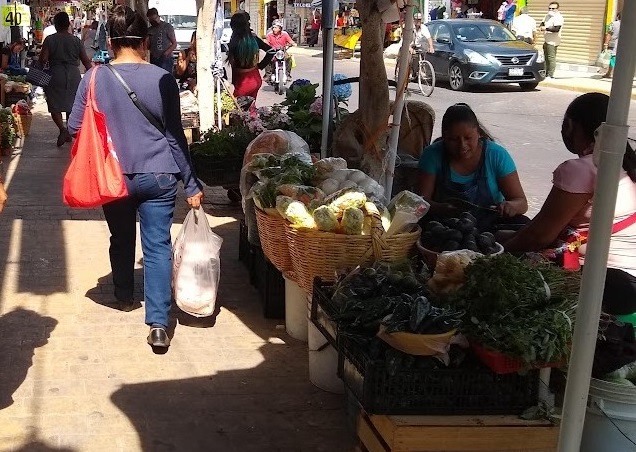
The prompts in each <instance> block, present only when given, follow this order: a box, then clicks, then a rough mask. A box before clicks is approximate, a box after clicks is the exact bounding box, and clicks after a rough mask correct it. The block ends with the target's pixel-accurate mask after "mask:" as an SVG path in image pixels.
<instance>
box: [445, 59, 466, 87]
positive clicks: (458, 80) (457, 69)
mask: <svg viewBox="0 0 636 452" xmlns="http://www.w3.org/2000/svg"><path fill="white" fill-rule="evenodd" d="M448 80H449V82H450V87H451V89H452V90H453V91H463V90H464V88H466V82H464V72H463V71H462V68H461V66H460V65H459V64H457V63H454V64H453V65H452V66H451V67H450V69H449V71H448Z"/></svg>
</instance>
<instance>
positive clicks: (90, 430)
mask: <svg viewBox="0 0 636 452" xmlns="http://www.w3.org/2000/svg"><path fill="white" fill-rule="evenodd" d="M56 137H57V131H56V129H55V127H54V126H53V123H52V122H51V120H50V119H49V116H48V114H46V113H45V106H43V105H40V106H38V107H37V108H36V110H35V112H34V121H33V126H32V129H31V135H30V136H29V137H28V139H27V143H26V146H25V147H24V149H23V151H22V153H21V154H19V155H16V156H14V157H5V165H8V175H7V181H8V182H7V185H8V194H9V202H8V205H7V208H6V210H5V211H4V212H3V213H2V214H0V262H2V263H3V265H1V266H0V277H1V278H0V284H1V285H0V290H1V296H0V451H3V452H6V451H23V452H31V451H47V452H53V451H64V452H100V451H104V452H116V451H126V452H130V451H133V452H135V451H140V452H141V451H143V452H151V451H152V452H154V451H187V452H199V451H201V452H209V451H213V452H215V451H218V452H233V451H235V452H238V451H241V452H248V451H285V452H287V451H307V452H313V451H329V452H332V451H335V452H340V451H343V452H344V451H349V450H352V449H353V444H354V440H353V435H352V434H351V433H350V432H349V430H348V427H347V417H346V412H345V402H344V397H343V396H335V395H331V394H328V393H325V392H322V391H320V390H318V389H316V388H315V387H313V386H312V385H311V383H310V382H309V379H308V370H307V364H308V353H307V345H306V344H304V343H300V342H298V341H295V340H293V339H291V338H290V337H289V336H287V335H286V334H285V330H284V329H280V328H278V327H277V326H278V325H279V324H281V323H283V322H282V321H271V320H265V319H264V318H263V317H262V314H261V305H260V301H259V300H258V296H257V294H256V291H255V290H254V289H253V288H252V287H251V286H250V285H249V284H248V280H249V278H248V274H247V271H246V270H245V269H244V268H243V267H242V265H240V264H239V262H238V260H237V255H238V250H237V248H238V218H240V216H241V212H240V210H239V209H238V208H237V207H236V206H235V205H230V204H229V201H227V199H226V198H225V194H224V192H223V191H221V190H215V189H206V204H205V206H204V207H205V209H206V212H207V213H208V214H210V221H211V224H212V226H213V227H214V230H215V231H216V232H217V233H218V234H219V235H221V236H222V237H223V238H224V244H223V249H222V268H223V270H222V276H221V286H220V290H219V299H218V302H219V304H220V305H221V307H220V312H219V314H218V316H217V317H216V318H212V319H199V320H198V319H195V318H192V317H189V316H187V315H184V314H183V313H181V312H180V311H179V310H178V309H176V308H175V309H174V311H173V313H172V316H171V323H172V325H171V326H172V327H173V328H174V338H173V342H172V345H171V347H170V349H169V351H168V353H167V354H165V355H155V354H153V353H152V351H151V349H150V347H149V346H148V345H147V344H146V335H147V333H148V331H147V327H146V326H145V325H144V323H143V318H144V310H143V308H142V307H141V306H139V307H138V308H137V309H136V310H134V311H132V312H120V311H118V310H114V309H112V308H110V307H107V306H105V305H103V303H106V302H108V301H111V300H112V290H113V286H112V283H111V279H110V266H109V260H108V240H109V233H108V228H107V226H106V223H105V222H104V219H103V215H102V212H101V210H99V209H97V210H83V211H80V210H71V209H69V208H67V207H66V206H64V205H63V204H62V201H61V187H62V177H63V174H64V171H65V168H66V166H67V163H68V156H69V145H66V146H64V147H62V148H56V146H55V140H56ZM178 205H179V208H178V211H177V215H176V218H175V225H174V228H173V237H174V234H176V233H177V232H178V230H179V227H180V224H181V223H182V220H183V218H184V216H185V213H186V212H187V204H186V203H185V200H184V198H183V196H182V195H181V198H180V199H179V200H178ZM137 253H138V254H137V257H138V259H140V258H141V252H140V250H138V251H137ZM138 267H139V271H138V275H137V276H138V277H137V281H136V283H137V290H136V295H137V296H138V298H141V297H142V295H143V294H142V290H141V287H142V278H143V274H142V271H141V266H140V265H138Z"/></svg>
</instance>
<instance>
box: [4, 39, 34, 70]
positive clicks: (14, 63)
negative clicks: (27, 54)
mask: <svg viewBox="0 0 636 452" xmlns="http://www.w3.org/2000/svg"><path fill="white" fill-rule="evenodd" d="M24 45H25V41H24V40H23V39H19V40H17V41H14V42H12V43H11V44H9V45H8V46H5V47H4V48H3V49H2V63H0V68H1V69H2V70H3V72H5V73H7V74H10V75H25V74H26V73H27V72H28V70H27V69H25V68H23V67H22V58H21V57H20V53H21V52H22V51H23V50H24Z"/></svg>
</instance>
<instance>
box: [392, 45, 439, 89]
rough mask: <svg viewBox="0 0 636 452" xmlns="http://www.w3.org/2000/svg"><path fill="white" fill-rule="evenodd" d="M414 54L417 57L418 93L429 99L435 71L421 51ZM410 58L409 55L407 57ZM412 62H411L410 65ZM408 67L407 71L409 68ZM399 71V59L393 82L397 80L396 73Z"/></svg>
mask: <svg viewBox="0 0 636 452" xmlns="http://www.w3.org/2000/svg"><path fill="white" fill-rule="evenodd" d="M415 53H417V55H418V71H417V84H418V85H419V87H420V91H421V92H422V94H423V95H424V96H426V97H429V96H430V95H431V94H433V90H434V89H435V70H434V69H433V65H432V64H431V62H430V61H428V60H427V59H426V53H425V52H423V51H421V50H416V51H415ZM410 56H412V54H411V53H409V57H410ZM412 64H413V62H412V61H411V65H412ZM411 65H409V69H410V66H411ZM399 70H400V59H399V58H398V59H397V61H396V64H395V81H396V82H397V80H398V73H399Z"/></svg>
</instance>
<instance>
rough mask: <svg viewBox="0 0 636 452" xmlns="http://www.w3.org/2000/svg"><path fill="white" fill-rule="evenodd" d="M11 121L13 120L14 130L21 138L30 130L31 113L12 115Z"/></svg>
mask: <svg viewBox="0 0 636 452" xmlns="http://www.w3.org/2000/svg"><path fill="white" fill-rule="evenodd" d="M13 121H14V122H15V127H16V131H17V132H18V135H19V136H21V137H22V138H24V137H26V136H28V135H29V133H30V132H31V123H32V122H33V115H16V114H14V115H13Z"/></svg>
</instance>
